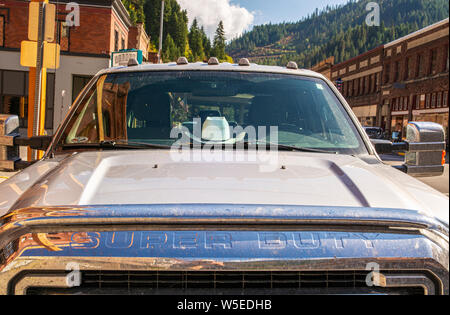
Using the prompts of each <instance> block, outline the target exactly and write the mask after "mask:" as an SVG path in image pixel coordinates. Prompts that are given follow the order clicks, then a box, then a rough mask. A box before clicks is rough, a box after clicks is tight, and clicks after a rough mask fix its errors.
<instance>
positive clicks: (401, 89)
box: [381, 19, 449, 137]
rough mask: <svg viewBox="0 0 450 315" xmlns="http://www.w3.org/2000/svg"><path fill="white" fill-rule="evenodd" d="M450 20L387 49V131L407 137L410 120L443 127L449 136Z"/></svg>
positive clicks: (383, 100)
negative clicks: (430, 122)
mask: <svg viewBox="0 0 450 315" xmlns="http://www.w3.org/2000/svg"><path fill="white" fill-rule="evenodd" d="M448 36H449V20H448V19H446V20H444V21H441V22H439V23H436V24H434V25H431V26H429V27H426V28H424V29H422V30H419V31H417V32H415V33H412V34H409V35H408V36H405V37H403V38H400V39H398V40H396V41H393V42H391V43H388V44H386V45H385V47H384V61H383V67H384V71H383V84H382V91H381V104H382V105H383V106H385V107H387V108H389V109H390V115H389V120H388V122H387V129H388V130H390V131H391V132H394V131H395V132H399V133H400V135H401V136H403V137H405V135H406V134H405V133H406V126H407V124H408V122H409V121H432V122H436V123H439V124H441V125H442V126H443V127H444V129H445V130H446V134H447V136H448V114H449V110H448V91H449V77H448V75H449V38H448Z"/></svg>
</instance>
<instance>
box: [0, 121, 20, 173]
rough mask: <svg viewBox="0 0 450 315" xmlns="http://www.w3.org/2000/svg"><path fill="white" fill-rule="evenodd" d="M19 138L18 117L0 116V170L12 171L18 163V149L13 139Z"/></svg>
mask: <svg viewBox="0 0 450 315" xmlns="http://www.w3.org/2000/svg"><path fill="white" fill-rule="evenodd" d="M18 136H19V117H18V116H12V115H0V170H4V171H14V170H15V169H16V167H15V164H16V163H17V162H19V161H20V155H19V147H18V146H14V138H15V137H18Z"/></svg>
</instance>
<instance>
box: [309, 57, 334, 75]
mask: <svg viewBox="0 0 450 315" xmlns="http://www.w3.org/2000/svg"><path fill="white" fill-rule="evenodd" d="M333 66H334V56H333V57H329V58H327V59H325V60H323V61H321V62H319V63H318V64H316V65H314V66H312V68H311V70H312V71H315V72H319V73H321V74H323V75H324V76H325V77H327V78H328V79H331V70H332V68H333Z"/></svg>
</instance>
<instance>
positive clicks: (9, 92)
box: [0, 70, 55, 130]
mask: <svg viewBox="0 0 450 315" xmlns="http://www.w3.org/2000/svg"><path fill="white" fill-rule="evenodd" d="M0 78H1V79H0V114H10V115H17V116H19V123H20V127H21V128H27V127H28V72H24V71H6V70H5V71H0ZM54 86H55V74H54V73H48V74H47V91H46V100H47V103H46V113H45V128H46V129H49V130H51V129H53V112H54Z"/></svg>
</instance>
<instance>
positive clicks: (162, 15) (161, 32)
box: [158, 0, 164, 63]
mask: <svg viewBox="0 0 450 315" xmlns="http://www.w3.org/2000/svg"><path fill="white" fill-rule="evenodd" d="M163 29H164V0H162V2H161V24H160V26H159V50H158V63H161V59H162V58H161V57H162V45H163Z"/></svg>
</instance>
